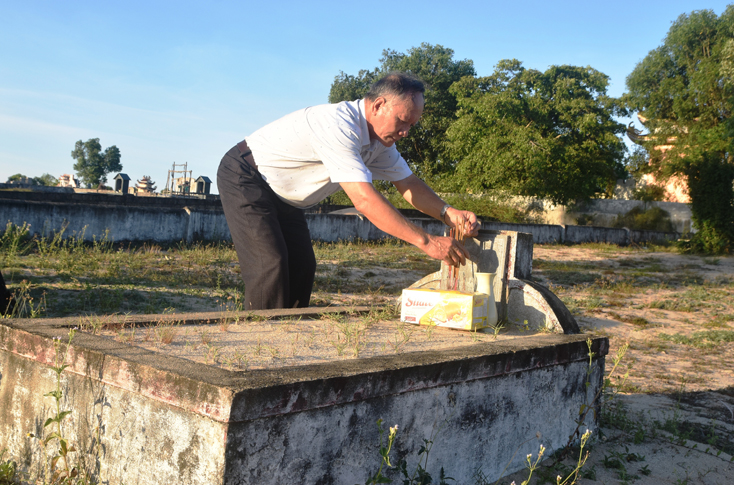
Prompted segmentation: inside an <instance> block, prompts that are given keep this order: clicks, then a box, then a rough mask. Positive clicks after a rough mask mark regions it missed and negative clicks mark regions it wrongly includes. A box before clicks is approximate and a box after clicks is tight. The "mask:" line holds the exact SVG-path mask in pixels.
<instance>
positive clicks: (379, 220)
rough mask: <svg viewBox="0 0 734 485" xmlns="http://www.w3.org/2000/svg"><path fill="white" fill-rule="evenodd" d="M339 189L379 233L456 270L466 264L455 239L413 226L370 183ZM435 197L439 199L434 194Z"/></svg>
mask: <svg viewBox="0 0 734 485" xmlns="http://www.w3.org/2000/svg"><path fill="white" fill-rule="evenodd" d="M340 185H341V186H342V189H344V192H346V193H347V195H348V196H349V198H350V199H351V200H352V203H354V207H355V209H357V210H358V211H359V212H361V213H362V214H364V215H365V217H367V219H369V220H370V222H372V223H373V224H374V225H375V226H377V228H378V229H380V230H382V231H384V232H386V233H388V234H390V235H391V236H395V237H397V238H400V239H402V240H403V241H405V242H408V243H410V244H412V245H414V246H416V247H417V248H418V249H420V250H421V251H423V252H424V253H426V254H427V255H429V256H430V257H432V258H435V259H440V260H442V261H445V262H446V264H449V265H453V266H457V265H458V264H464V263H465V262H466V258H467V256H469V253H468V252H467V251H466V249H464V248H463V247H462V246H461V245H460V244H458V243H457V242H456V241H455V240H454V239H453V238H450V237H442V236H433V235H431V234H428V233H426V232H425V231H424V230H423V229H421V228H420V227H418V226H416V225H415V224H413V223H411V222H410V221H409V220H407V219H406V218H405V217H403V215H402V214H400V212H398V210H397V209H395V207H393V205H392V204H390V202H388V201H387V199H385V197H383V196H382V194H380V193H379V192H378V191H377V190H376V189H375V187H374V186H373V185H372V184H371V183H368V182H342V183H341V184H340ZM429 190H430V189H429ZM434 196H435V197H436V198H438V196H436V195H435V194H434ZM438 200H439V201H440V199H438ZM441 207H443V205H440V206H439V207H438V210H436V211H435V212H436V214H439V213H440V211H441Z"/></svg>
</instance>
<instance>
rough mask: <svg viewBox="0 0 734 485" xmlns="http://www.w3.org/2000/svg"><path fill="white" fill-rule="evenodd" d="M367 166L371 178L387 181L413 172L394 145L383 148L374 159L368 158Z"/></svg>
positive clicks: (402, 177)
mask: <svg viewBox="0 0 734 485" xmlns="http://www.w3.org/2000/svg"><path fill="white" fill-rule="evenodd" d="M367 168H368V169H369V170H370V172H372V178H373V179H375V180H387V181H388V182H397V181H398V180H403V179H406V178H408V177H410V176H411V175H412V174H413V171H412V170H411V169H410V167H408V163H407V162H406V161H405V159H404V158H403V156H402V155H400V153H399V152H398V149H397V148H396V147H395V145H393V146H391V147H388V148H385V149H384V150H383V151H382V153H380V154H379V155H378V156H377V157H375V159H374V160H370V161H369V162H368V163H367Z"/></svg>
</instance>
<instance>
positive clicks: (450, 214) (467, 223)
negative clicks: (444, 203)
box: [444, 207, 479, 237]
mask: <svg viewBox="0 0 734 485" xmlns="http://www.w3.org/2000/svg"><path fill="white" fill-rule="evenodd" d="M444 219H445V220H444V223H445V224H446V225H448V226H449V227H453V228H455V229H459V228H460V230H461V232H462V233H463V234H464V236H472V237H476V236H478V235H479V221H478V220H477V215H476V214H474V213H473V212H469V211H462V210H458V209H454V208H453V207H449V209H448V210H447V211H446V215H445V216H444Z"/></svg>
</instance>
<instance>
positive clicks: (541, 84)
mask: <svg viewBox="0 0 734 485" xmlns="http://www.w3.org/2000/svg"><path fill="white" fill-rule="evenodd" d="M608 82H609V81H608V77H607V76H606V75H605V74H603V73H601V72H599V71H597V70H595V69H592V68H591V67H575V66H552V67H551V68H549V69H548V70H547V71H545V72H540V71H537V70H534V69H526V68H524V67H523V66H522V63H520V62H519V61H517V60H515V59H513V60H503V61H500V62H499V63H498V64H497V67H496V69H495V72H494V74H492V75H491V76H487V77H481V78H472V77H466V78H464V79H462V80H461V81H460V82H458V83H456V84H454V85H453V86H452V88H451V90H450V91H451V92H452V93H453V94H454V95H455V96H456V97H457V99H458V103H459V107H460V109H459V111H458V119H457V120H456V121H455V122H454V123H453V124H452V125H451V127H450V128H449V130H448V136H449V138H450V144H451V149H452V153H453V154H454V156H455V158H456V160H458V163H457V166H456V177H455V180H456V181H457V182H458V183H460V184H463V187H462V188H465V189H469V190H472V191H475V192H479V191H484V190H490V189H494V190H503V191H506V192H509V193H512V194H519V195H527V196H534V197H545V198H549V199H551V200H552V201H554V202H556V203H562V204H565V203H568V202H569V201H574V200H579V199H586V198H589V197H592V196H594V195H597V194H599V193H601V192H603V191H606V190H608V189H610V187H612V186H613V185H614V183H615V182H616V179H617V177H618V176H619V174H620V173H622V172H623V171H624V168H623V164H622V160H623V157H624V153H625V146H624V143H623V142H622V141H621V139H620V138H619V136H618V135H620V134H622V133H624V130H625V127H624V125H622V124H621V123H618V122H617V121H615V120H614V119H613V116H615V115H622V114H624V110H623V109H621V108H620V106H619V104H618V103H617V101H616V100H615V99H614V98H610V97H608V96H607V95H606V89H607V85H608Z"/></svg>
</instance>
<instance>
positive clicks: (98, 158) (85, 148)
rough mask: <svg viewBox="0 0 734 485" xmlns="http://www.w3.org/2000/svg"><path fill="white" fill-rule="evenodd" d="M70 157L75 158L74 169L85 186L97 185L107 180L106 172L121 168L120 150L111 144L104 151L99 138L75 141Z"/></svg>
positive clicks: (117, 170)
mask: <svg viewBox="0 0 734 485" xmlns="http://www.w3.org/2000/svg"><path fill="white" fill-rule="evenodd" d="M71 157H72V158H73V159H75V160H76V163H75V164H74V170H76V173H77V175H78V176H79V179H80V180H81V181H82V183H84V184H86V185H87V186H93V187H94V186H98V185H99V184H104V183H106V182H107V174H108V173H110V172H119V171H120V170H122V164H121V163H120V150H119V149H118V148H117V147H116V146H115V145H112V146H111V147H108V148H107V149H106V150H105V151H104V152H103V151H102V145H100V144H99V138H90V139H89V140H87V141H85V142H82V141H81V140H79V141H77V142H76V145H75V146H74V150H72V152H71Z"/></svg>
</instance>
